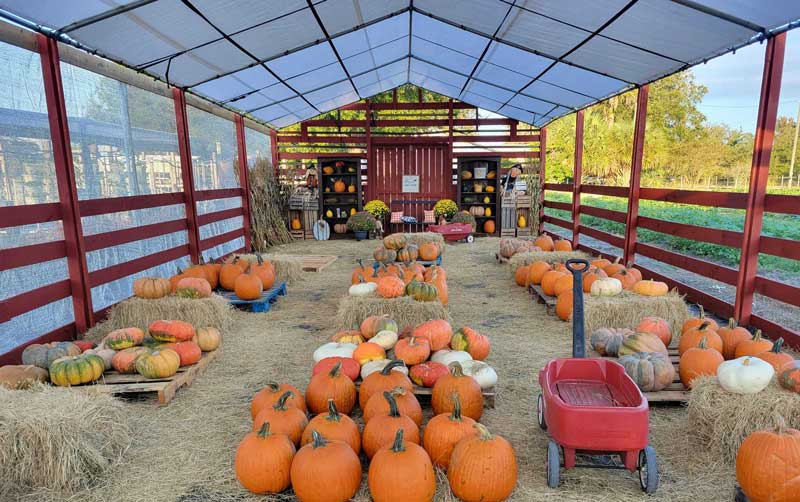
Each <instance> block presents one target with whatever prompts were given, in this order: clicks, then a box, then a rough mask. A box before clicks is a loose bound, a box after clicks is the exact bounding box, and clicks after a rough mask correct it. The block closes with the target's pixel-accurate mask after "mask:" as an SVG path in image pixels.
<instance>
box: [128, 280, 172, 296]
mask: <svg viewBox="0 0 800 502" xmlns="http://www.w3.org/2000/svg"><path fill="white" fill-rule="evenodd" d="M171 292H172V286H171V285H170V283H169V280H168V279H164V278H162V277H140V278H138V279H136V280H135V281H133V295H134V296H135V297H137V298H144V299H147V300H155V299H157V298H163V297H165V296H167V295H169V294H170V293H171Z"/></svg>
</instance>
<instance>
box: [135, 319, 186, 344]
mask: <svg viewBox="0 0 800 502" xmlns="http://www.w3.org/2000/svg"><path fill="white" fill-rule="evenodd" d="M147 331H148V332H149V333H150V336H151V337H153V338H155V339H156V340H158V341H159V342H169V343H172V342H188V341H189V340H191V339H192V338H194V335H195V332H194V327H193V326H192V325H191V324H189V323H188V322H184V321H164V320H159V321H153V322H151V323H150V325H149V326H148V327H147Z"/></svg>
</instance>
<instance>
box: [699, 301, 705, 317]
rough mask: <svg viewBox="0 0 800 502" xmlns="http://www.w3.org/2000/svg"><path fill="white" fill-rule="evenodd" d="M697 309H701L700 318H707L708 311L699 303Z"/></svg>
mask: <svg viewBox="0 0 800 502" xmlns="http://www.w3.org/2000/svg"><path fill="white" fill-rule="evenodd" d="M697 308H698V309H700V315H699V316H698V318H700V319H705V318H706V310H705V309H704V308H703V306H702V305H700V304H699V303H698V304H697Z"/></svg>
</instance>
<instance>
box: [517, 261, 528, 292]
mask: <svg viewBox="0 0 800 502" xmlns="http://www.w3.org/2000/svg"><path fill="white" fill-rule="evenodd" d="M529 273H530V266H529V265H521V266H519V267H517V270H516V271H514V282H516V283H517V286H523V287H525V286H527V285H528V274H529Z"/></svg>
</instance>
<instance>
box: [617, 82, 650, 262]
mask: <svg viewBox="0 0 800 502" xmlns="http://www.w3.org/2000/svg"><path fill="white" fill-rule="evenodd" d="M649 89H650V86H648V85H643V86H642V87H640V88H639V91H638V92H637V94H636V118H635V121H634V126H633V154H632V156H631V180H630V184H629V186H628V214H627V219H626V220H625V244H624V245H623V246H622V262H623V263H632V262H633V261H634V260H635V259H636V229H637V228H638V226H639V190H640V188H641V184H642V157H643V156H644V135H645V128H646V126H647V95H648V94H649Z"/></svg>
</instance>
